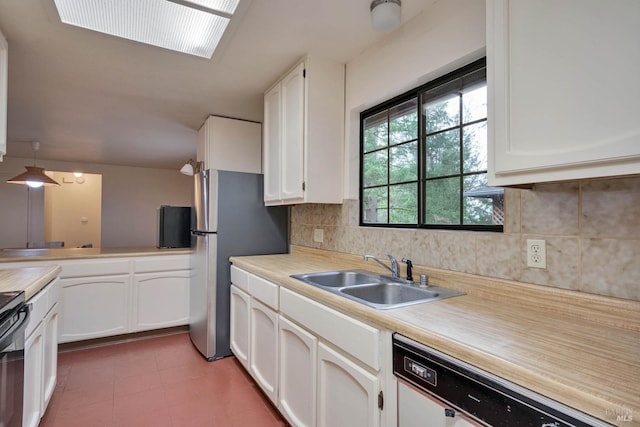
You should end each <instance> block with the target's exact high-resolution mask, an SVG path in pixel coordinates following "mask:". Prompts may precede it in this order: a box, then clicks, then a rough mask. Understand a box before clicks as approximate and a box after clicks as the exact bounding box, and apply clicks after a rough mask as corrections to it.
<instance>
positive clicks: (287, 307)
mask: <svg viewBox="0 0 640 427" xmlns="http://www.w3.org/2000/svg"><path fill="white" fill-rule="evenodd" d="M280 312H281V313H283V314H285V315H286V316H288V317H289V318H291V319H293V320H295V321H296V322H298V323H300V324H301V325H303V326H304V327H305V328H307V329H309V330H310V331H312V332H314V333H315V334H316V335H319V336H321V337H322V338H324V339H325V340H326V341H328V342H330V343H332V344H334V345H336V346H338V347H339V348H341V349H342V350H344V351H345V352H347V353H349V354H350V355H352V356H353V357H355V358H357V359H358V360H360V361H362V362H363V363H365V364H366V365H368V366H369V367H371V368H373V369H375V370H376V371H377V370H379V369H380V339H381V338H380V331H379V330H378V329H376V328H374V327H373V326H369V325H367V324H365V323H363V322H360V321H359V320H355V319H353V318H351V317H349V316H347V315H345V314H342V313H340V312H338V311H336V310H333V309H331V308H328V307H325V306H324V305H322V304H320V303H317V302H315V301H313V300H311V299H309V298H306V297H303V296H302V295H299V294H297V293H295V292H292V291H290V290H288V289H284V288H280Z"/></svg>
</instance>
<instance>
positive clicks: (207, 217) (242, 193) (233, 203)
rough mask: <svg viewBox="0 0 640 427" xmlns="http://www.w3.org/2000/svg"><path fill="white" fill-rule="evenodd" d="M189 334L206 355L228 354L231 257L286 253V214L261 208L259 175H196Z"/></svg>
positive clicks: (214, 172) (281, 209)
mask: <svg viewBox="0 0 640 427" xmlns="http://www.w3.org/2000/svg"><path fill="white" fill-rule="evenodd" d="M194 178H195V180H194V182H195V191H194V213H195V215H194V216H195V218H194V220H193V225H192V232H191V235H192V247H193V249H194V252H193V256H192V268H193V270H192V278H191V288H190V296H189V298H190V306H189V310H190V312H189V334H190V336H191V341H192V342H193V344H194V345H195V347H196V348H197V349H198V350H199V351H200V353H202V355H203V356H204V357H206V358H207V359H208V360H215V359H219V358H221V357H225V356H229V355H231V349H230V344H229V340H230V326H229V324H230V321H229V298H230V285H231V278H230V271H231V270H230V263H229V257H230V256H240V255H264V254H278V253H287V252H288V249H289V242H288V240H289V239H288V227H289V225H288V223H289V221H288V219H289V218H288V213H289V210H288V208H287V207H284V206H274V207H265V206H264V201H263V176H262V175H260V174H253V173H244V172H230V171H223V170H206V171H203V172H200V173H199V174H196V175H195V177H194Z"/></svg>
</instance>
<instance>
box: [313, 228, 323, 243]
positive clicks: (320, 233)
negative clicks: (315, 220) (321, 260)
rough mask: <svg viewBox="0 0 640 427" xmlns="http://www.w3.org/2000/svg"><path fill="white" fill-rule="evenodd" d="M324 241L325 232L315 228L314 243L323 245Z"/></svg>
mask: <svg viewBox="0 0 640 427" xmlns="http://www.w3.org/2000/svg"><path fill="white" fill-rule="evenodd" d="M323 240H324V231H323V230H322V228H314V229H313V241H314V242H316V243H322V241H323Z"/></svg>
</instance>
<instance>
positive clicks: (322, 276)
mask: <svg viewBox="0 0 640 427" xmlns="http://www.w3.org/2000/svg"><path fill="white" fill-rule="evenodd" d="M291 277H293V278H295V279H298V280H301V281H303V282H305V283H307V284H309V285H312V286H315V287H317V288H320V289H324V290H326V291H328V292H331V293H334V294H336V295H340V296H342V297H345V298H348V299H350V300H352V301H356V302H359V303H361V304H365V305H368V306H369V307H373V308H376V309H379V310H388V309H392V308H399V307H405V306H408V305H412V304H420V303H423V302H429V301H436V300H441V299H444V298H450V297H454V296H458V295H464V294H463V293H462V292H458V291H454V290H452V289H447V288H441V287H438V286H429V287H428V288H420V287H416V286H412V283H411V282H409V281H407V280H404V279H400V278H393V277H388V276H381V275H378V274H376V273H372V272H370V271H365V270H346V271H326V272H321V273H308V274H296V275H292V276H291Z"/></svg>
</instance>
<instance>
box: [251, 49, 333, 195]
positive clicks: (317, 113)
mask: <svg viewBox="0 0 640 427" xmlns="http://www.w3.org/2000/svg"><path fill="white" fill-rule="evenodd" d="M344 72H345V66H344V64H339V63H335V62H331V61H324V60H320V59H318V58H315V57H307V58H305V59H304V60H302V61H301V62H300V63H298V64H297V65H296V66H295V67H294V68H292V69H291V70H290V71H289V72H288V73H287V74H286V75H285V76H284V77H283V78H282V79H280V80H279V81H278V82H277V83H276V84H274V85H273V86H272V87H271V88H270V89H269V90H267V92H266V93H265V96H264V138H263V140H264V144H263V156H264V158H263V168H264V175H265V191H264V199H265V204H267V205H282V204H296V203H342V197H343V152H344Z"/></svg>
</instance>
